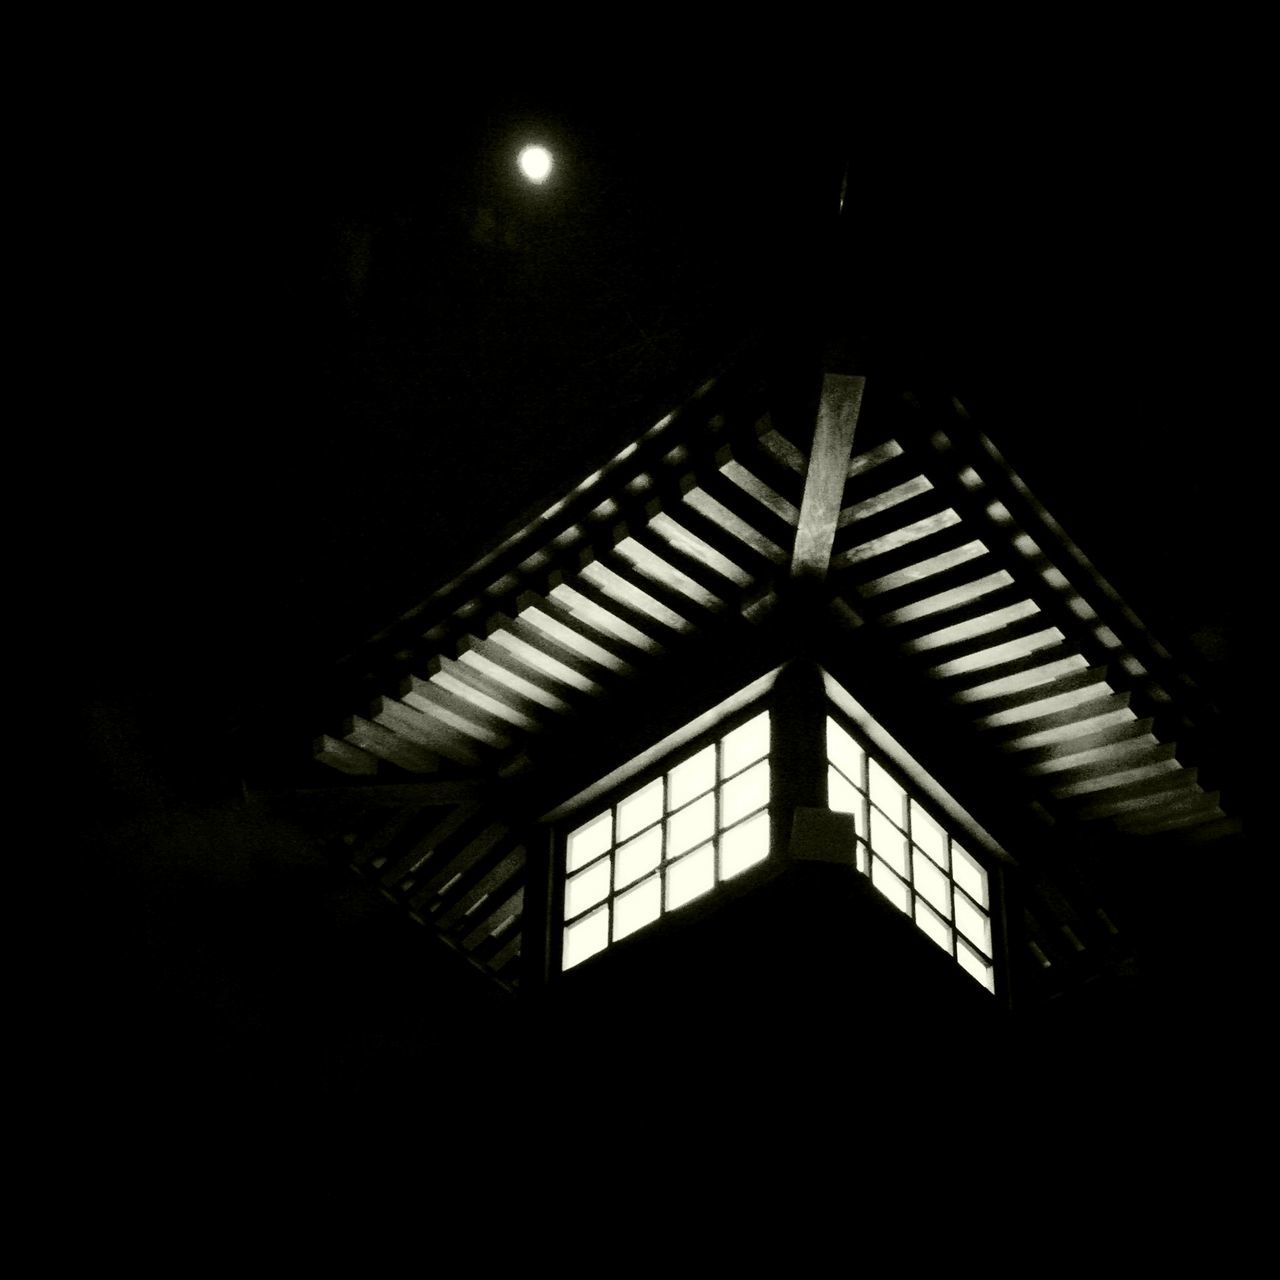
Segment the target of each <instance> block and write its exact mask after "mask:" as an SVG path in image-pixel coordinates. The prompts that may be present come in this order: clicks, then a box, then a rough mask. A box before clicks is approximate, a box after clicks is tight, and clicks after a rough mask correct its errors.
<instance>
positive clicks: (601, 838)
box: [567, 810, 613, 871]
mask: <svg viewBox="0 0 1280 1280" xmlns="http://www.w3.org/2000/svg"><path fill="white" fill-rule="evenodd" d="M612 843H613V812H612V810H607V811H606V812H604V813H602V814H601V815H600V816H599V817H598V818H594V819H593V820H592V821H590V822H588V823H587V825H586V826H585V827H579V828H578V829H577V831H575V832H573V834H572V835H570V837H569V844H568V854H567V869H568V870H569V871H577V869H578V868H579V867H585V866H586V865H587V863H588V862H590V861H591V859H592V858H594V857H596V856H597V855H598V854H601V853H603V852H604V851H605V850H606V849H607V848H608V847H609V846H610V845H611V844H612Z"/></svg>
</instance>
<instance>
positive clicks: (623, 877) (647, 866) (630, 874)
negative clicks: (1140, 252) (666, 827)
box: [613, 827, 662, 889]
mask: <svg viewBox="0 0 1280 1280" xmlns="http://www.w3.org/2000/svg"><path fill="white" fill-rule="evenodd" d="M661 858H662V828H661V827H650V828H649V830H648V831H646V832H645V833H644V835H642V836H636V838H635V839H634V840H632V841H631V842H630V843H629V844H624V845H623V846H622V848H621V849H619V850H618V852H617V853H615V854H614V855H613V861H614V868H613V887H614V888H615V889H623V888H625V887H626V886H627V885H629V884H630V883H631V882H632V881H633V880H639V879H640V877H641V876H642V875H644V874H645V873H646V872H649V871H652V870H653V869H654V867H656V866H657V865H658V863H659V861H660V860H661Z"/></svg>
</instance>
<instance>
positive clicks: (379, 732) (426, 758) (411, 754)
mask: <svg viewBox="0 0 1280 1280" xmlns="http://www.w3.org/2000/svg"><path fill="white" fill-rule="evenodd" d="M342 736H343V738H344V739H345V740H346V741H347V742H349V743H350V744H351V745H352V746H353V747H359V748H360V749H361V750H362V751H368V752H370V753H371V754H373V755H375V756H377V757H378V758H379V759H380V760H386V761H388V762H389V763H391V764H394V765H398V766H399V767H400V768H401V769H405V770H407V771H408V772H410V773H434V772H435V771H436V770H437V769H439V767H440V760H439V757H438V756H437V755H436V754H435V753H434V752H432V751H428V750H426V749H424V748H423V747H422V746H421V745H420V744H419V743H416V742H410V741H409V740H408V739H407V738H405V737H403V736H401V735H400V734H398V733H395V732H393V731H392V730H391V729H388V728H386V727H385V726H384V725H380V724H373V723H371V722H370V721H368V720H366V719H364V717H363V716H349V717H348V718H347V720H346V721H345V722H344V724H343V727H342Z"/></svg>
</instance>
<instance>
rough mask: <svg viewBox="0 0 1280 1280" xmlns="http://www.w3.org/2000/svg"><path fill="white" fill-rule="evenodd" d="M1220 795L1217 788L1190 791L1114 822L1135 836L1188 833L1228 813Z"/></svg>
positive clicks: (1121, 815)
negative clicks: (1181, 796) (1215, 789)
mask: <svg viewBox="0 0 1280 1280" xmlns="http://www.w3.org/2000/svg"><path fill="white" fill-rule="evenodd" d="M1221 798H1222V794H1221V792H1218V791H1207V792H1202V791H1189V792H1188V793H1187V795H1186V798H1185V799H1182V800H1178V801H1174V802H1167V803H1165V804H1162V805H1159V806H1158V807H1157V808H1156V809H1154V810H1142V809H1138V810H1136V811H1135V812H1133V813H1122V814H1118V815H1117V816H1116V818H1115V819H1114V821H1115V825H1116V826H1117V827H1118V828H1119V829H1120V830H1121V831H1129V832H1132V833H1133V834H1134V835H1163V834H1165V833H1166V832H1171V831H1177V832H1186V831H1188V830H1190V829H1191V828H1192V827H1200V826H1204V825H1206V824H1208V823H1217V822H1220V821H1221V820H1222V819H1223V817H1224V816H1225V815H1224V814H1223V812H1222V808H1221V806H1220V804H1219V803H1218V802H1219V800H1220V799H1221Z"/></svg>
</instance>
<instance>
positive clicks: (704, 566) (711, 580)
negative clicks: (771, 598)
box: [645, 511, 755, 600]
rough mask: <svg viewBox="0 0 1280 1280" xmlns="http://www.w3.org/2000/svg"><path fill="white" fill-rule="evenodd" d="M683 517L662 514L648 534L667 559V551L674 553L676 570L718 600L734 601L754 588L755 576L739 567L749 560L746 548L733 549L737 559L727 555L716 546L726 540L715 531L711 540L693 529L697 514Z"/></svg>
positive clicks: (663, 512)
mask: <svg viewBox="0 0 1280 1280" xmlns="http://www.w3.org/2000/svg"><path fill="white" fill-rule="evenodd" d="M681 516H682V517H683V518H678V517H677V516H676V514H675V512H673V511H659V512H657V513H656V514H655V515H654V517H653V519H652V520H650V521H649V524H648V527H647V529H646V531H645V532H646V533H647V534H648V535H649V536H651V537H653V538H655V539H657V540H658V541H659V543H660V544H661V553H662V554H663V556H664V558H670V557H669V556H668V551H669V552H671V553H674V555H675V556H676V557H678V560H677V562H676V563H677V567H678V568H680V569H681V570H682V571H683V572H684V573H686V574H687V575H688V576H689V577H690V578H692V579H693V580H694V581H695V582H698V583H700V584H701V585H702V586H703V587H704V588H705V589H706V590H707V591H709V592H710V593H711V594H712V595H714V596H715V597H716V598H717V599H721V600H732V599H733V598H734V597H735V596H737V595H738V593H739V592H741V591H742V590H743V589H744V588H745V587H749V586H751V584H752V583H753V582H754V580H755V579H754V575H753V574H751V573H750V572H749V571H748V570H746V569H744V568H743V567H742V565H741V564H739V563H738V560H739V559H746V558H747V552H746V548H745V547H741V546H739V547H737V548H733V549H732V550H733V551H734V552H736V557H735V555H732V554H726V553H725V552H724V551H722V550H720V549H719V547H718V546H717V544H718V543H722V542H723V541H724V539H723V537H722V536H717V532H716V531H714V530H712V531H710V537H705V536H699V535H698V534H695V533H694V532H693V531H692V530H691V529H690V527H689V526H690V524H691V523H692V522H693V521H695V520H697V519H698V515H697V512H691V511H683V512H681ZM704 523H705V522H704ZM657 549H659V548H658V546H657V545H655V550H657Z"/></svg>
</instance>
